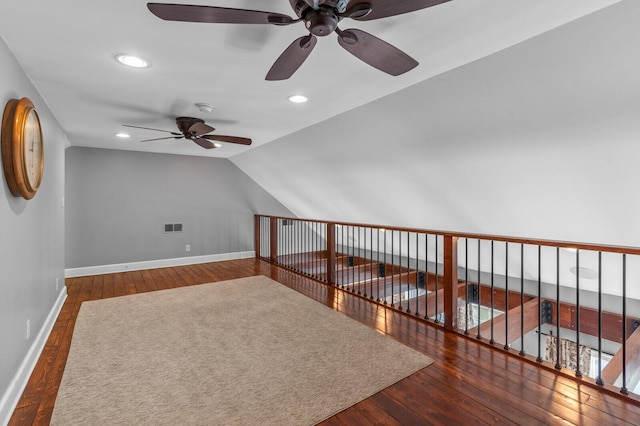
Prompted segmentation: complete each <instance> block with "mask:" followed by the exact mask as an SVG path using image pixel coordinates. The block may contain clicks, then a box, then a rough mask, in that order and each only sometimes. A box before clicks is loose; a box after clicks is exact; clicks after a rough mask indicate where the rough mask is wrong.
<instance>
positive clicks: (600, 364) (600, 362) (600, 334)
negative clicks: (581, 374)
mask: <svg viewBox="0 0 640 426" xmlns="http://www.w3.org/2000/svg"><path fill="white" fill-rule="evenodd" d="M596 383H597V384H599V385H603V384H604V381H603V380H602V252H601V251H599V252H598V377H597V378H596Z"/></svg>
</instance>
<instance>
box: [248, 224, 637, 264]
mask: <svg viewBox="0 0 640 426" xmlns="http://www.w3.org/2000/svg"><path fill="white" fill-rule="evenodd" d="M257 216H263V217H274V216H266V215H257ZM277 219H288V220H295V221H301V222H313V223H333V224H334V225H340V226H357V227H361V228H377V229H384V230H388V231H400V232H414V233H419V234H431V235H442V236H445V237H446V236H452V237H458V238H468V239H474V240H476V239H479V240H487V241H490V240H493V241H500V242H507V243H516V244H530V245H540V246H547V247H562V248H570V249H578V250H593V251H602V252H607V253H626V254H636V255H640V247H631V246H616V245H607V244H594V243H585V242H577V241H563V240H545V239H537V238H520V237H509V236H504V235H492V234H476V233H468V232H452V231H443V230H436V229H422V228H405V227H398V226H386V225H376V224H366V223H355V222H334V221H332V222H329V221H323V220H318V219H304V218H299V217H282V216H278V217H277Z"/></svg>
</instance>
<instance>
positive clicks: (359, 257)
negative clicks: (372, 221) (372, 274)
mask: <svg viewBox="0 0 640 426" xmlns="http://www.w3.org/2000/svg"><path fill="white" fill-rule="evenodd" d="M361 259H362V245H361V244H360V227H359V226H358V294H362V293H361V292H360V284H359V283H360V265H361V263H360V262H361Z"/></svg>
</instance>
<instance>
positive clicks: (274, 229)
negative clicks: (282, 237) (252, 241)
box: [269, 216, 278, 263]
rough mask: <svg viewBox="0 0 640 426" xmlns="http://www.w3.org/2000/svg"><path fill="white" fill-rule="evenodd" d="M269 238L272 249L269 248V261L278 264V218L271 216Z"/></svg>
mask: <svg viewBox="0 0 640 426" xmlns="http://www.w3.org/2000/svg"><path fill="white" fill-rule="evenodd" d="M269 238H270V239H271V241H270V248H269V251H270V253H269V255H270V256H269V260H270V261H271V263H278V218H277V217H273V216H270V217H269Z"/></svg>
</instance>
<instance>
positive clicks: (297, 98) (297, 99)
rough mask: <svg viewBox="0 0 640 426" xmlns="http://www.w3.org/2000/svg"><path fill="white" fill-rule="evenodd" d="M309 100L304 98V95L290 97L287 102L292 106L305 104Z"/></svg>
mask: <svg viewBox="0 0 640 426" xmlns="http://www.w3.org/2000/svg"><path fill="white" fill-rule="evenodd" d="M308 100H309V99H308V98H307V97H306V96H304V95H291V96H289V101H291V102H293V103H294V104H303V103H305V102H307V101H308Z"/></svg>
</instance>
